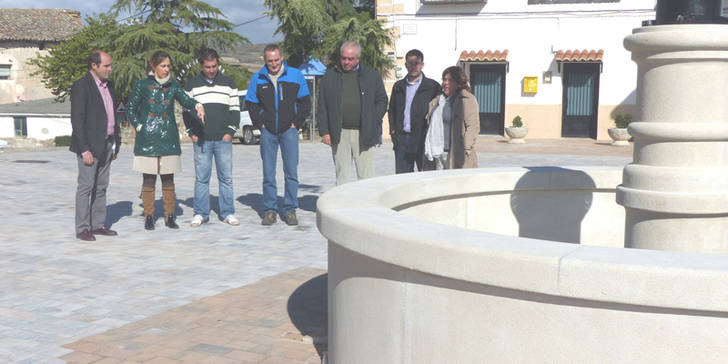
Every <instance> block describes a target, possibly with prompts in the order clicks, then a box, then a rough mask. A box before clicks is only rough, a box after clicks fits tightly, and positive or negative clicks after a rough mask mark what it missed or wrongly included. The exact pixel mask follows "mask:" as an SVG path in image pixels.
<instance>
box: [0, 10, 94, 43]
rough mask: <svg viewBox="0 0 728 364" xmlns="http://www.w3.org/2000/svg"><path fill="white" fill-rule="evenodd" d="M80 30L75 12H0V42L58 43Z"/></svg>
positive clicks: (79, 21) (77, 13) (79, 19)
mask: <svg viewBox="0 0 728 364" xmlns="http://www.w3.org/2000/svg"><path fill="white" fill-rule="evenodd" d="M81 28H83V24H81V13H80V12H79V11H76V10H69V9H2V10H0V40H15V41H40V42H49V41H50V42H58V41H62V40H66V39H68V38H70V37H71V36H72V35H73V34H74V33H76V32H78V31H79V30H81Z"/></svg>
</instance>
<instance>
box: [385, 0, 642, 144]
mask: <svg viewBox="0 0 728 364" xmlns="http://www.w3.org/2000/svg"><path fill="white" fill-rule="evenodd" d="M376 4H377V5H376V12H377V16H378V17H379V18H380V19H383V20H384V21H385V22H386V26H387V27H391V28H392V34H393V41H394V50H393V51H392V56H393V57H396V64H397V71H396V75H394V74H392V75H390V76H391V79H389V80H386V81H388V82H387V84H388V88H391V85H392V84H393V83H394V81H395V77H394V76H396V78H401V77H404V76H405V75H406V70H405V69H404V55H405V53H407V51H408V50H410V49H413V48H416V49H419V50H421V51H422V52H423V53H424V55H425V60H424V62H425V67H424V73H425V74H426V75H427V76H428V77H430V78H433V79H435V80H437V81H440V79H441V74H442V71H443V70H444V69H445V68H447V67H449V66H452V65H460V66H462V67H463V68H464V69H465V71H466V74H467V75H468V78H469V79H470V81H471V86H472V88H473V91H474V93H475V95H476V97H477V98H478V102H479V105H480V112H481V114H480V118H481V134H496V135H503V128H504V126H509V125H510V123H511V120H512V119H513V117H514V116H516V115H520V116H521V117H522V118H523V120H524V124H525V125H526V126H528V127H529V129H530V132H529V137H530V138H559V137H589V138H594V139H608V136H607V129H608V128H610V127H613V126H614V117H615V116H616V115H617V114H618V113H629V114H632V115H634V114H635V111H636V107H635V103H636V100H635V87H636V83H637V79H636V78H637V67H636V65H635V64H634V63H633V62H632V60H631V55H630V53H629V52H627V51H626V50H625V49H624V46H623V45H622V41H623V39H624V37H625V36H627V35H629V34H631V33H632V29H634V28H638V27H640V26H642V22H643V21H646V20H652V19H654V18H655V11H654V7H655V0H629V1H626V0H621V1H620V0H487V1H486V0H481V1H462V0H449V1H447V0H437V1H433V0H377V3H376ZM384 129H385V130H386V129H387V128H386V127H385V128H384Z"/></svg>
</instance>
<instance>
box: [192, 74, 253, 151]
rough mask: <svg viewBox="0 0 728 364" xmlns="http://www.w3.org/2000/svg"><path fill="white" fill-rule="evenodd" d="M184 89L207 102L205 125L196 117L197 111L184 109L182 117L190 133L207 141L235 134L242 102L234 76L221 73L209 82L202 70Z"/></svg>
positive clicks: (202, 102) (195, 97)
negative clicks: (239, 98)
mask: <svg viewBox="0 0 728 364" xmlns="http://www.w3.org/2000/svg"><path fill="white" fill-rule="evenodd" d="M185 91H187V94H189V95H190V96H191V97H193V98H194V99H195V100H197V101H198V102H199V103H201V104H203V105H205V124H204V125H202V123H201V122H200V120H199V119H197V117H196V116H195V115H196V113H194V112H190V111H185V113H184V115H183V116H184V122H185V126H186V127H187V134H189V135H195V136H197V137H198V138H202V139H204V140H220V139H222V137H223V136H224V135H225V134H230V136H232V135H233V134H235V131H236V130H237V129H238V125H239V124H240V103H239V101H238V89H237V86H236V85H235V81H233V79H232V78H230V77H227V76H225V75H223V74H222V73H221V72H218V73H217V76H216V77H215V79H214V80H213V82H212V83H210V82H207V78H206V77H205V76H204V75H203V74H202V73H200V74H198V75H197V76H194V77H192V78H190V79H189V80H187V83H186V84H185Z"/></svg>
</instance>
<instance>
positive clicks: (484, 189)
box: [316, 167, 728, 312]
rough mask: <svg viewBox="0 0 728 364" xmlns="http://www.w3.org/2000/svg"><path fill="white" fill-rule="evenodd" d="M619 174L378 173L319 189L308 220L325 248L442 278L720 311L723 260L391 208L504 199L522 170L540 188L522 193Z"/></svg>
mask: <svg viewBox="0 0 728 364" xmlns="http://www.w3.org/2000/svg"><path fill="white" fill-rule="evenodd" d="M621 172H622V168H621V167H619V168H614V167H539V168H537V169H535V170H534V169H529V168H483V169H470V170H450V171H438V172H424V173H409V174H400V175H394V176H385V177H378V178H372V179H367V180H362V181H358V182H354V183H349V184H345V185H342V186H339V187H336V188H334V189H332V190H330V191H327V192H326V193H325V194H324V195H323V196H321V197H320V198H319V200H318V202H317V213H316V221H317V226H318V229H319V231H320V232H321V234H322V235H324V236H325V237H326V238H327V239H328V240H329V244H336V245H338V246H340V247H343V248H345V249H348V250H350V251H353V252H356V253H357V254H361V255H363V256H365V257H368V258H371V259H375V260H377V261H381V262H384V263H387V264H391V265H395V266H398V267H401V268H403V269H407V270H414V271H419V272H422V273H426V274H430V275H434V276H440V277H443V278H448V279H454V280H459V281H465V282H470V283H476V284H482V285H489V286H496V287H503V288H508V289H515V290H520V291H527V292H533V293H536V294H543V295H550V296H558V297H563V298H571V299H577V300H587V301H599V302H611V303H616V304H626V305H637V306H649V307H653V308H655V309H658V310H659V309H677V310H694V311H700V312H725V311H728V284H727V283H726V282H728V261H727V260H726V259H725V258H724V257H723V256H721V255H712V254H699V253H683V252H666V251H651V250H640V249H625V248H608V247H596V246H584V245H575V244H569V243H563V242H554V241H546V240H539V239H531V238H521V237H513V236H506V235H500V234H495V233H488V232H480V231H474V230H468V229H465V228H458V227H453V226H447V225H442V224H437V223H433V222H429V221H425V220H422V219H419V218H416V217H413V216H408V215H405V214H402V213H399V212H397V211H396V210H395V208H396V207H398V206H404V205H406V204H407V203H410V204H411V203H413V202H415V201H417V199H418V198H419V199H420V200H427V199H428V198H432V197H433V196H436V195H438V194H439V196H440V197H447V196H460V197H462V196H469V195H478V194H484V193H485V194H488V193H496V194H497V193H511V192H512V191H514V187H513V186H515V185H516V181H518V180H519V179H520V178H521V177H522V176H523V175H524V174H526V173H536V174H539V175H538V176H537V178H536V180H538V181H541V182H542V183H541V184H538V183H536V184H533V185H530V186H526V187H525V188H519V190H520V191H524V190H541V191H544V190H546V191H548V190H561V191H563V190H570V189H579V190H584V189H590V190H593V191H595V192H610V193H611V192H614V191H615V189H616V187H617V184H619V183H620V182H621ZM574 173H580V174H585V175H587V176H589V177H590V178H591V179H592V180H593V181H594V183H595V184H594V186H584V185H583V184H579V183H574V182H575V181H569V176H570V175H571V176H574ZM432 181H437V183H430V182H432ZM453 186H457V188H458V193H457V194H455V193H453V192H452V191H453V189H451V188H452V187H453ZM505 186H511V187H510V189H508V188H505ZM448 189H450V190H448ZM448 191H449V192H448ZM408 194H409V196H405V195H408ZM615 203H616V202H615ZM413 227H414V228H413ZM686 292H690V293H691V294H686Z"/></svg>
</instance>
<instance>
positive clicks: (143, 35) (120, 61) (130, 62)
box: [109, 0, 250, 99]
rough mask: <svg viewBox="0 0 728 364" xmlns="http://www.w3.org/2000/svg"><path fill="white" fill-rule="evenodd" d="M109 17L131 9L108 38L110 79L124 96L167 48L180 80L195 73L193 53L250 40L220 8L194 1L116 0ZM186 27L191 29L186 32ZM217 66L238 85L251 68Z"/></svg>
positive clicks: (242, 86) (196, 67)
mask: <svg viewBox="0 0 728 364" xmlns="http://www.w3.org/2000/svg"><path fill="white" fill-rule="evenodd" d="M110 13H111V14H113V15H114V16H120V15H122V14H123V13H127V14H134V15H133V16H132V17H130V18H129V19H130V21H129V24H127V25H126V26H124V27H122V28H120V29H119V31H118V33H117V34H114V35H112V37H111V39H110V47H109V49H110V50H111V52H110V54H111V56H112V59H113V60H114V67H115V70H114V72H112V80H113V81H114V82H115V83H116V87H117V89H118V90H120V92H119V94H120V96H122V97H123V98H124V99H125V98H126V96H127V95H128V92H129V91H130V90H131V87H132V86H133V84H134V81H136V80H137V79H139V78H143V77H146V75H147V73H148V71H149V70H148V67H147V62H148V60H149V58H150V57H151V55H152V54H153V53H154V52H156V51H158V50H163V51H166V52H167V53H169V55H170V58H171V61H172V62H171V69H172V73H173V75H174V77H175V78H176V79H177V80H178V81H180V82H184V80H186V79H187V78H189V77H190V76H192V75H195V74H197V73H199V72H200V70H201V69H200V66H199V64H198V62H197V54H198V53H199V51H200V50H201V49H202V48H203V47H213V48H216V49H217V50H224V49H227V48H229V47H233V46H236V45H240V44H245V43H249V41H248V40H247V39H246V38H245V37H243V36H241V35H239V34H237V33H234V32H233V29H234V24H232V23H231V22H229V21H227V20H225V19H222V18H223V17H224V14H223V13H222V11H220V9H218V8H216V7H214V6H211V5H209V4H207V3H205V2H202V1H197V0H118V1H117V2H116V3H115V4H114V5H113V6H112V7H111V9H110ZM185 29H191V30H192V31H190V32H185V31H184V30H185ZM220 63H221V64H220V68H221V71H222V72H223V73H225V74H226V75H227V76H230V77H232V78H233V79H234V80H235V81H236V83H237V84H238V87H239V88H245V87H247V82H248V79H249V78H250V72H248V71H247V70H244V69H242V68H239V67H235V66H232V65H229V64H225V63H224V62H222V61H221V62H220Z"/></svg>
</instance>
